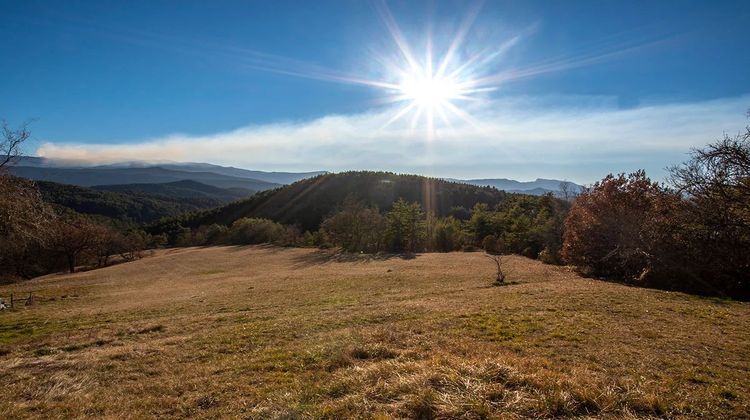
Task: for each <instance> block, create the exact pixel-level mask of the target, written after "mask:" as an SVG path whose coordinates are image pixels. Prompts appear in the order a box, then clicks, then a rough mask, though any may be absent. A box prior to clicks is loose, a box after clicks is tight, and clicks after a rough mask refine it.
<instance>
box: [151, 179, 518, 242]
mask: <svg viewBox="0 0 750 420" xmlns="http://www.w3.org/2000/svg"><path fill="white" fill-rule="evenodd" d="M506 197H507V194H506V193H505V192H503V191H498V190H497V189H495V188H491V187H477V186H473V185H468V184H461V183H454V182H449V181H445V180H440V179H434V178H426V177H423V176H418V175H398V174H393V173H389V172H343V173H338V174H326V175H321V176H317V177H314V178H310V179H305V180H302V181H298V182H296V183H294V184H292V185H289V186H286V187H282V188H278V189H274V190H270V191H264V192H262V193H259V194H256V195H254V196H253V197H250V198H248V199H246V200H242V201H238V202H234V203H230V204H228V205H226V206H223V207H220V208H217V209H214V210H211V211H204V212H199V213H196V214H193V215H189V216H186V217H181V218H179V220H176V221H178V222H179V223H180V224H182V225H183V226H186V227H196V226H199V225H206V224H212V223H218V224H231V223H232V222H233V221H235V220H237V219H239V218H241V217H263V218H268V219H272V220H274V221H277V222H280V223H284V224H292V225H297V226H299V227H300V228H302V229H303V230H314V229H317V227H318V225H319V224H320V222H321V221H322V220H323V218H325V217H326V216H328V215H330V214H331V213H332V212H334V211H335V210H336V208H337V207H338V206H340V205H341V204H342V203H343V202H344V200H346V199H347V198H353V199H355V200H359V201H362V202H364V203H366V204H367V205H369V206H374V207H378V208H380V209H383V210H387V209H390V207H391V205H392V204H393V202H394V201H396V200H398V199H399V198H403V199H404V200H406V201H417V202H419V203H421V204H422V207H423V208H424V209H425V210H428V211H432V212H434V213H435V214H437V215H439V216H444V215H447V214H448V213H449V212H450V211H451V209H452V208H454V207H463V208H465V209H470V208H472V207H473V206H474V205H475V204H477V203H486V204H488V205H490V206H494V205H495V204H497V203H500V202H502V201H503V200H505V199H506ZM154 229H155V230H156V231H158V230H159V229H160V227H159V226H156V227H155V228H154Z"/></svg>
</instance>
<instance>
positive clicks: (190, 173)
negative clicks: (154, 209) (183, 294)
mask: <svg viewBox="0 0 750 420" xmlns="http://www.w3.org/2000/svg"><path fill="white" fill-rule="evenodd" d="M11 172H12V173H13V174H15V175H18V176H22V177H25V178H31V179H36V180H45V181H54V182H61V183H66V184H73V185H80V186H94V185H97V186H99V185H114V184H156V183H160V184H161V183H171V182H176V181H184V180H192V181H196V182H199V183H201V184H206V185H211V186H214V187H219V188H241V189H243V190H248V191H264V190H268V189H271V188H275V187H279V186H281V185H287V184H292V183H294V182H297V181H300V180H303V179H307V178H312V177H315V176H318V175H324V174H327V172H325V171H315V172H263V171H253V170H247V169H240V168H234V167H231V166H219V165H214V164H210V163H193V162H160V163H154V162H139V161H135V162H120V163H114V164H110V165H100V166H82V165H81V164H80V163H78V164H76V163H75V162H70V161H57V160H49V159H45V158H40V157H22V158H20V159H18V160H17V162H16V164H15V166H13V167H11ZM446 180H448V181H453V182H461V183H465V184H470V185H476V186H481V187H484V186H491V187H495V188H497V189H499V190H503V191H507V192H517V193H524V194H534V195H542V194H546V193H550V192H551V193H553V194H558V193H559V192H560V185H561V184H563V183H565V184H567V185H568V186H569V187H570V190H571V191H573V192H578V191H580V190H581V188H583V187H582V186H581V185H578V184H575V183H572V182H568V181H560V180H556V179H543V178H537V179H536V180H534V181H526V182H524V181H515V180H512V179H506V178H487V179H467V180H462V179H446ZM141 188H142V187H141Z"/></svg>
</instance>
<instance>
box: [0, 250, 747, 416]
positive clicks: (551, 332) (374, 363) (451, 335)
mask: <svg viewBox="0 0 750 420" xmlns="http://www.w3.org/2000/svg"><path fill="white" fill-rule="evenodd" d="M507 265H508V269H509V272H510V273H511V277H510V278H509V281H512V282H514V284H511V285H508V286H505V287H490V286H489V284H490V282H491V281H492V280H493V270H494V268H493V267H492V263H491V262H490V261H488V260H487V259H486V258H484V257H483V255H482V254H480V253H450V254H424V255H417V256H416V258H413V259H401V258H397V257H394V258H388V257H387V256H380V257H375V258H372V257H367V256H362V257H358V256H351V255H349V256H342V255H335V254H330V253H326V252H323V251H318V250H313V249H299V248H297V249H294V248H274V247H261V246H259V247H237V248H220V247H214V248H203V249H198V248H191V249H179V250H177V249H175V250H163V251H158V252H157V253H156V254H155V255H154V256H153V257H146V258H144V259H142V260H139V261H135V262H131V263H126V264H120V265H116V266H112V267H109V268H105V269H101V270H94V271H88V272H81V273H77V274H73V275H52V276H48V277H46V278H38V279H35V280H32V281H30V282H24V283H20V284H16V285H13V286H1V287H0V296H2V297H4V298H7V297H8V295H9V294H10V293H15V295H16V296H26V295H27V293H28V292H32V291H33V293H34V296H35V297H36V303H35V304H34V305H33V306H28V307H21V308H20V309H15V310H13V311H6V312H0V372H3V374H2V375H0V388H2V390H3V392H2V393H0V415H3V417H6V418H48V417H61V416H62V417H67V418H80V417H97V418H123V417H129V418H151V417H160V418H165V417H167V418H173V417H180V418H184V417H195V418H359V417H362V416H363V414H364V413H371V414H372V415H373V416H377V415H379V416H381V417H383V418H386V417H396V418H420V417H421V418H430V417H437V418H561V417H577V418H634V417H639V418H748V417H750V383H748V381H747V378H748V366H750V352H748V351H747V350H748V343H750V306H748V305H747V304H746V303H740V302H733V301H723V300H717V299H708V298H700V297H696V296H690V295H685V294H682V293H670V292H663V291H657V290H650V289H643V288H633V287H627V286H623V285H618V284H614V283H608V282H602V281H596V280H589V279H584V278H581V277H578V276H577V275H575V274H573V273H572V272H570V271H568V270H567V269H565V268H562V267H552V266H547V265H543V264H541V263H539V262H535V261H531V260H528V259H525V258H521V257H509V259H508V262H507ZM113 378H116V380H113Z"/></svg>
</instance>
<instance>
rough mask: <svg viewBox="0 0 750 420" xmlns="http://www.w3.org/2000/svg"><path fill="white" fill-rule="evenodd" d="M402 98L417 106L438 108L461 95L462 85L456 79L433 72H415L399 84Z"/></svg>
mask: <svg viewBox="0 0 750 420" xmlns="http://www.w3.org/2000/svg"><path fill="white" fill-rule="evenodd" d="M399 90H400V91H401V98H402V99H403V100H405V101H412V102H413V103H415V104H416V105H417V106H419V107H422V108H427V109H433V110H434V109H436V108H438V107H443V106H445V105H446V104H447V103H448V102H450V101H451V100H455V99H458V98H459V97H460V87H459V86H458V84H457V83H456V81H455V80H452V79H450V78H445V77H435V76H433V75H431V74H413V75H408V76H406V77H404V79H403V80H402V81H401V83H400V84H399Z"/></svg>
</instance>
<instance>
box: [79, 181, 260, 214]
mask: <svg viewBox="0 0 750 420" xmlns="http://www.w3.org/2000/svg"><path fill="white" fill-rule="evenodd" d="M91 188H93V189H95V190H99V191H114V192H122V193H130V194H149V195H155V196H159V197H167V198H171V199H181V200H188V202H191V203H196V204H198V203H204V202H205V203H206V204H201V205H199V206H198V207H200V208H210V207H217V206H220V205H222V204H226V203H228V202H230V201H235V200H239V199H241V198H247V197H248V196H250V195H252V194H253V192H252V191H250V190H246V189H244V188H219V187H214V186H212V185H206V184H201V183H200V182H196V181H192V180H184V181H176V182H167V183H163V184H119V185H95V186H93V187H91Z"/></svg>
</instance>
